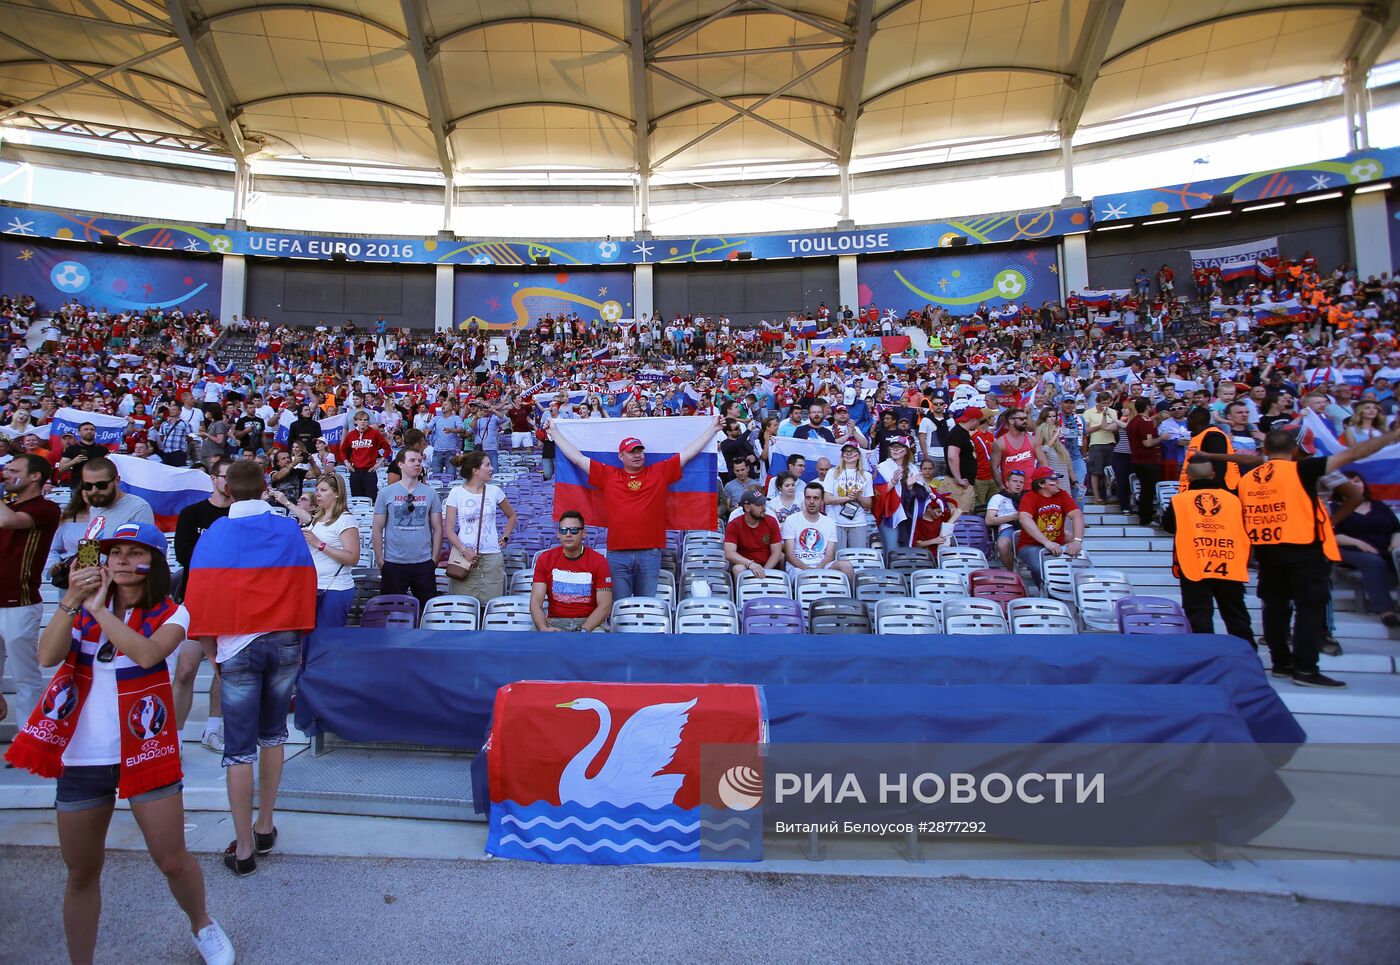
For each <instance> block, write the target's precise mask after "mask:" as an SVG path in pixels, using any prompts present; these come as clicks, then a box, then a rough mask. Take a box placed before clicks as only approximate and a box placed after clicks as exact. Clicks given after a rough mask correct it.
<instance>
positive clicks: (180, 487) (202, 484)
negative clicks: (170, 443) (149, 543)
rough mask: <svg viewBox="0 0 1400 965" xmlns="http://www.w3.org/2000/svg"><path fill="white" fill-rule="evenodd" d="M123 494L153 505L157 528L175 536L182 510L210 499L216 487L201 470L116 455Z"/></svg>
mask: <svg viewBox="0 0 1400 965" xmlns="http://www.w3.org/2000/svg"><path fill="white" fill-rule="evenodd" d="M109 458H111V460H112V462H113V463H115V464H116V467H117V474H118V475H119V476H121V489H122V491H123V492H128V493H131V494H132V495H133V496H140V497H141V498H142V499H144V500H145V501H146V502H148V503H150V504H151V512H152V513H154V514H155V517H156V525H157V526H159V527H160V529H161V531H162V532H166V533H173V532H175V521H176V520H177V519H178V518H179V516H180V510H182V509H184V508H185V507H186V506H191V505H193V504H195V503H197V502H199V501H200V500H203V499H208V498H209V494H210V493H212V492H213V491H214V484H213V483H212V482H210V481H209V477H208V476H206V475H205V474H204V473H203V472H202V471H201V470H199V469H176V468H175V467H173V466H167V465H164V464H163V463H159V462H152V461H151V460H149V459H137V458H136V457H135V456H119V455H113V456H111V457H109Z"/></svg>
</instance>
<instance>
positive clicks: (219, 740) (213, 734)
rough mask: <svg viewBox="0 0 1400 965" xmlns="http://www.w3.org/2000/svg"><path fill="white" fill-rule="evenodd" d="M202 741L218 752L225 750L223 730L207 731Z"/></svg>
mask: <svg viewBox="0 0 1400 965" xmlns="http://www.w3.org/2000/svg"><path fill="white" fill-rule="evenodd" d="M200 743H201V744H203V745H204V746H205V747H207V748H209V749H210V750H211V751H213V752H214V753H216V754H222V753H223V752H224V732H223V731H221V730H211V731H207V732H206V733H205V735H204V737H203V738H202V739H201V740H200Z"/></svg>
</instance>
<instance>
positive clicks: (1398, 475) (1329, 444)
mask: <svg viewBox="0 0 1400 965" xmlns="http://www.w3.org/2000/svg"><path fill="white" fill-rule="evenodd" d="M1309 443H1311V445H1310V446H1309ZM1299 444H1300V445H1301V446H1302V447H1303V448H1304V449H1305V450H1307V451H1311V452H1313V453H1314V454H1315V455H1319V456H1333V455H1336V454H1337V453H1339V452H1341V451H1342V450H1343V449H1345V448H1346V446H1344V445H1342V441H1341V440H1340V439H1338V438H1337V435H1336V433H1334V432H1333V431H1332V427H1331V426H1330V425H1328V424H1327V420H1326V419H1323V418H1321V417H1320V416H1319V415H1318V414H1317V413H1316V412H1314V411H1312V410H1311V409H1307V410H1305V411H1304V412H1303V418H1302V432H1301V433H1300V436H1299ZM1351 468H1352V469H1354V470H1355V471H1356V472H1357V473H1358V474H1359V475H1360V476H1361V478H1362V479H1364V480H1366V485H1367V486H1369V487H1370V489H1371V495H1372V496H1373V497H1375V498H1376V499H1383V500H1386V501H1391V500H1400V445H1394V446H1386V447H1385V448H1384V449H1382V450H1381V451H1380V452H1378V453H1376V454H1375V455H1374V456H1368V457H1367V458H1365V459H1361V460H1358V461H1356V462H1354V463H1352V464H1351Z"/></svg>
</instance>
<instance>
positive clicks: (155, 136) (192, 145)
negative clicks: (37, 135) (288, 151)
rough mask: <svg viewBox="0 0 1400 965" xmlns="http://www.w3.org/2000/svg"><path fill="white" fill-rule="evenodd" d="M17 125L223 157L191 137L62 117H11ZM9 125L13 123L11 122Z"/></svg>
mask: <svg viewBox="0 0 1400 965" xmlns="http://www.w3.org/2000/svg"><path fill="white" fill-rule="evenodd" d="M14 116H15V119H16V120H17V121H27V122H29V123H30V124H31V125H33V126H34V127H35V128H37V129H39V130H41V131H48V132H49V133H51V134H69V135H74V136H79V137H90V138H93V139H95V140H99V141H119V142H121V143H123V144H127V143H135V144H142V145H145V146H146V147H162V148H170V149H172V150H179V151H194V152H197V153H200V154H225V153H226V152H225V150H224V146H223V144H221V143H220V142H218V141H214V140H211V139H210V138H208V137H203V136H201V137H191V136H186V135H183V134H167V133H164V132H161V131H146V130H142V129H141V128H136V127H120V126H116V125H112V124H98V123H96V122H93V121H75V120H71V119H69V118H66V117H53V116H51V115H48V114H31V113H30V112H29V111H24V112H22V113H19V114H16V115H14ZM12 123H13V122H12Z"/></svg>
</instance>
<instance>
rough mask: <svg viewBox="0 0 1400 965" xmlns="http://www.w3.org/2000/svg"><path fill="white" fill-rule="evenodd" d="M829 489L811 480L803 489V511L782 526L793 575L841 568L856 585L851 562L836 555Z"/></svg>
mask: <svg viewBox="0 0 1400 965" xmlns="http://www.w3.org/2000/svg"><path fill="white" fill-rule="evenodd" d="M825 504H826V489H825V488H824V487H823V486H822V484H821V483H819V482H809V483H808V484H807V486H806V488H805V489H803V491H802V512H800V513H793V514H792V515H791V516H789V517H788V518H787V520H786V521H785V522H784V523H783V526H782V534H783V554H784V556H785V557H786V558H787V572H788V575H789V576H796V575H797V574H798V573H801V572H803V571H804V570H837V571H839V572H841V573H844V574H846V579H848V580H850V581H851V585H852V586H854V585H855V571H854V570H853V569H852V568H851V564H850V563H847V562H846V561H844V560H838V559H836V524H835V523H833V522H832V521H831V517H830V516H828V515H826V513H825V512H824V511H823V508H824V506H825Z"/></svg>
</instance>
